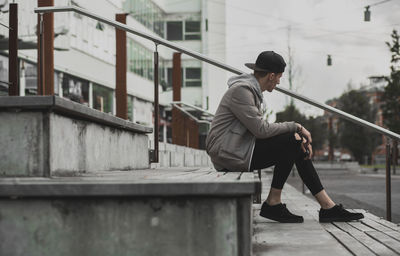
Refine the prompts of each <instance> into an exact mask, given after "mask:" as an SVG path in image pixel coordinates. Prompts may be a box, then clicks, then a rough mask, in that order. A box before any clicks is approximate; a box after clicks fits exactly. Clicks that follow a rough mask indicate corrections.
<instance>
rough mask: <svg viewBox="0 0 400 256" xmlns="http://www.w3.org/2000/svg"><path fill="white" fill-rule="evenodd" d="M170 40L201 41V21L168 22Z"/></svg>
mask: <svg viewBox="0 0 400 256" xmlns="http://www.w3.org/2000/svg"><path fill="white" fill-rule="evenodd" d="M167 39H168V40H200V39H201V23H200V21H185V22H183V21H168V22H167Z"/></svg>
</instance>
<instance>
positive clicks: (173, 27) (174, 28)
mask: <svg viewBox="0 0 400 256" xmlns="http://www.w3.org/2000/svg"><path fill="white" fill-rule="evenodd" d="M167 40H183V29H182V21H169V22H167Z"/></svg>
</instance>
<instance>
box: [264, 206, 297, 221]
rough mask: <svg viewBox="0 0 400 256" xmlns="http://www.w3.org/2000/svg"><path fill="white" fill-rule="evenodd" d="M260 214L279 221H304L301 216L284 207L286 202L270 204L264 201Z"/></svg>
mask: <svg viewBox="0 0 400 256" xmlns="http://www.w3.org/2000/svg"><path fill="white" fill-rule="evenodd" d="M260 216H262V217H264V218H267V219H271V220H275V221H278V222H281V223H301V222H304V219H303V217H302V216H298V215H294V214H292V213H291V212H289V210H288V209H287V208H286V204H282V203H280V204H277V205H273V206H270V205H268V204H267V202H264V203H263V204H262V206H261V211H260Z"/></svg>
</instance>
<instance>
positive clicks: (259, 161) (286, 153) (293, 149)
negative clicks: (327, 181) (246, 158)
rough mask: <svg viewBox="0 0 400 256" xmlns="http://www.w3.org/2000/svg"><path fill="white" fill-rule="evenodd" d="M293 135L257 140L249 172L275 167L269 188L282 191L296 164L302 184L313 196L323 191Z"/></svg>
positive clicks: (286, 134)
mask: <svg viewBox="0 0 400 256" xmlns="http://www.w3.org/2000/svg"><path fill="white" fill-rule="evenodd" d="M300 143H301V141H300V140H296V138H295V137H294V133H284V134H280V135H277V136H274V137H271V138H268V139H257V140H256V145H255V148H254V152H253V157H252V160H251V167H250V168H251V170H252V171H253V170H255V169H263V168H267V167H270V166H273V165H275V168H274V176H273V178H272V184H271V187H273V188H276V189H282V188H283V185H284V184H285V182H286V180H287V178H288V177H289V174H290V171H291V170H292V167H293V164H296V167H297V171H298V172H299V174H300V177H301V179H302V180H303V182H304V184H305V185H306V186H307V187H308V189H309V190H310V191H311V193H312V194H313V195H315V194H317V193H318V192H320V191H321V190H323V187H322V184H321V181H320V179H319V177H318V174H317V172H316V171H315V168H314V165H313V164H312V162H311V160H304V153H303V150H302V149H301V147H300Z"/></svg>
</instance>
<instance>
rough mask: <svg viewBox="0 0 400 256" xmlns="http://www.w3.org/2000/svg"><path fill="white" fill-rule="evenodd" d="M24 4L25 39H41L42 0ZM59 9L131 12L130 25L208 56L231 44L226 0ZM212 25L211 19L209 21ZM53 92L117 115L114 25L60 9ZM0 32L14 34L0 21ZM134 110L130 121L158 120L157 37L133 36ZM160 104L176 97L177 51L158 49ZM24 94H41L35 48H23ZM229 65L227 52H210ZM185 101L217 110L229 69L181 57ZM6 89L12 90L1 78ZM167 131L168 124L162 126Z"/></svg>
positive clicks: (83, 2) (105, 0)
mask: <svg viewBox="0 0 400 256" xmlns="http://www.w3.org/2000/svg"><path fill="white" fill-rule="evenodd" d="M0 2H2V3H0V7H1V11H2V15H1V16H0V22H1V23H3V24H8V12H7V11H8V2H12V1H7V0H3V1H0ZM14 2H15V3H18V8H19V15H18V18H19V38H20V39H22V40H23V41H24V42H27V43H33V44H35V43H36V40H37V36H36V25H37V15H36V14H34V11H33V10H34V8H35V7H37V1H36V0H30V1H26V0H15V1H14ZM54 2H55V6H65V5H75V6H79V7H82V8H84V9H87V10H88V11H90V12H93V13H96V14H98V15H101V16H103V17H106V18H108V19H112V20H115V14H117V13H129V15H128V17H127V25H128V26H130V27H133V28H135V29H138V30H141V31H144V32H146V33H150V34H153V35H154V36H161V37H163V38H165V39H167V40H170V41H173V42H176V43H177V44H178V45H180V46H182V47H185V48H188V49H191V50H194V51H197V52H200V53H203V54H205V55H208V49H210V47H211V46H212V47H215V46H218V47H221V49H225V46H226V42H225V37H226V36H225V35H226V29H225V28H226V26H225V13H226V6H225V0H218V1H208V0H186V1H177V0H154V1H151V0H73V1H71V0H54ZM209 24H213V25H212V26H210V25H209ZM54 30H55V35H56V37H55V41H54V46H55V49H56V50H55V51H54V63H55V66H54V68H55V77H54V79H55V84H54V87H55V93H56V94H57V95H59V96H61V97H66V98H70V99H72V100H75V101H78V102H81V103H83V104H86V105H88V106H90V107H93V108H96V109H98V110H101V111H104V112H109V113H113V114H115V93H114V90H115V29H114V28H113V27H111V26H108V25H106V24H102V23H99V22H97V21H96V20H93V19H91V18H88V17H85V16H82V15H79V14H76V13H72V12H71V13H55V14H54ZM0 35H1V36H3V38H5V39H7V38H8V29H7V28H5V27H3V26H1V27H0ZM127 37H128V38H127V53H128V68H127V69H128V72H127V85H128V88H127V90H128V94H129V97H128V108H129V110H128V112H129V118H130V119H131V120H132V121H134V122H138V123H141V124H144V125H152V123H153V117H152V111H153V106H152V102H153V97H154V96H153V95H154V91H153V90H154V82H153V77H154V71H153V65H154V64H153V52H154V49H155V45H154V43H153V42H151V41H149V40H146V39H143V38H140V37H138V36H135V35H131V34H129V33H128V34H127ZM1 50H2V52H1V54H2V55H1V56H0V76H1V77H0V80H1V81H8V71H7V70H8V60H7V50H6V49H1ZM158 50H159V56H160V70H159V72H160V73H159V74H160V75H159V76H160V83H159V84H160V104H161V105H163V106H165V107H166V106H168V104H169V103H170V102H171V101H172V91H171V89H172V88H171V86H172V85H171V82H172V81H171V80H172V54H173V51H171V50H170V49H167V48H166V47H163V46H159V47H158ZM19 57H20V85H21V88H23V90H21V95H26V94H35V93H36V88H37V85H36V82H37V78H36V73H37V71H36V62H37V51H36V47H34V49H30V50H19ZM209 57H211V58H213V59H217V60H219V61H221V62H225V60H226V56H225V51H224V50H222V51H219V52H218V53H216V54H213V56H209ZM182 71H183V72H182V74H183V88H182V101H183V102H185V103H189V104H192V105H196V106H199V107H202V108H204V109H208V110H209V111H211V112H214V111H215V110H216V107H217V105H218V102H219V99H220V97H221V96H222V94H223V92H224V91H225V90H226V80H227V75H228V74H227V72H225V71H223V70H221V69H219V68H215V67H213V66H211V65H209V64H207V63H203V62H201V61H198V60H196V59H193V58H192V57H189V56H187V55H184V54H183V55H182ZM0 88H2V89H1V90H0V93H2V94H5V93H6V87H5V85H4V84H1V83H0ZM162 129H163V130H164V136H166V129H165V128H164V127H163V128H162Z"/></svg>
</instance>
